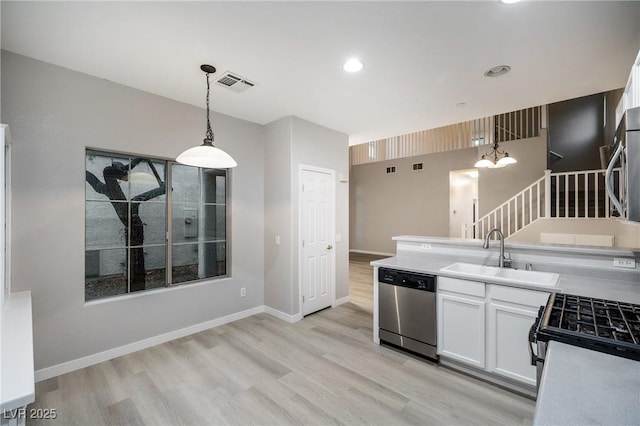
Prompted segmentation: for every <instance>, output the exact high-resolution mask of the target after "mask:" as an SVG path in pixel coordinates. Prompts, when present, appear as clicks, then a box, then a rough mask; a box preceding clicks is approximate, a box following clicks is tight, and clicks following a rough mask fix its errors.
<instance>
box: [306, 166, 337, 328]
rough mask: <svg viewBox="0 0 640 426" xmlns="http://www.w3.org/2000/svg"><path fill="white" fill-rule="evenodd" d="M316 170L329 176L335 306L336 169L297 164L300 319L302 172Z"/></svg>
mask: <svg viewBox="0 0 640 426" xmlns="http://www.w3.org/2000/svg"><path fill="white" fill-rule="evenodd" d="M305 171H308V172H316V173H324V174H328V175H329V176H330V178H331V193H332V194H333V197H332V198H331V201H330V205H329V212H330V214H331V224H330V225H329V232H330V233H331V244H332V245H333V250H331V254H330V256H331V261H332V266H333V274H332V277H331V284H330V291H331V307H332V308H333V307H335V306H336V270H337V268H336V241H335V239H336V171H335V170H333V169H326V168H324V167H317V166H311V165H308V164H299V165H298V189H297V190H298V306H299V308H300V309H299V310H298V315H299V317H300V319H302V318H304V311H303V309H302V305H303V302H302V296H303V287H302V257H303V255H302V210H303V209H302V173H303V172H305Z"/></svg>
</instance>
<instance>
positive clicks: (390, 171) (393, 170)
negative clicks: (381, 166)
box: [387, 166, 396, 174]
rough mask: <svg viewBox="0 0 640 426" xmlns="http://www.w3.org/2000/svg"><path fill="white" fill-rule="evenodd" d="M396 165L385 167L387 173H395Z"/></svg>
mask: <svg viewBox="0 0 640 426" xmlns="http://www.w3.org/2000/svg"><path fill="white" fill-rule="evenodd" d="M395 172H396V166H391V167H387V174H391V173H395Z"/></svg>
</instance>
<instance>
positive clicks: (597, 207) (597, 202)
mask: <svg viewBox="0 0 640 426" xmlns="http://www.w3.org/2000/svg"><path fill="white" fill-rule="evenodd" d="M599 175H600V173H599V172H595V173H594V174H593V186H594V188H595V192H596V195H595V196H596V198H595V204H596V206H595V210H596V217H600V203H599V200H598V178H599V177H600V176H599Z"/></svg>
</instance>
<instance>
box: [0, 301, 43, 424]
mask: <svg viewBox="0 0 640 426" xmlns="http://www.w3.org/2000/svg"><path fill="white" fill-rule="evenodd" d="M0 314H1V315H2V346H1V350H2V354H1V358H2V378H1V380H2V381H1V385H2V386H1V387H0V392H1V394H0V410H2V411H4V410H14V409H16V408H20V407H24V406H26V405H27V404H30V403H32V402H33V401H35V377H34V375H35V373H34V364H33V323H32V322H33V317H32V313H31V292H30V291H21V292H18V293H10V294H9V295H8V297H7V298H6V300H5V304H4V306H3V307H2V311H1V312H0Z"/></svg>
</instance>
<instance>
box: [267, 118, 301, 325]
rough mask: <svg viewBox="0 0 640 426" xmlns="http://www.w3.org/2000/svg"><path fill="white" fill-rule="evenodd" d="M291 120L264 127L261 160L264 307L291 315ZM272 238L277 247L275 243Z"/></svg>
mask: <svg viewBox="0 0 640 426" xmlns="http://www.w3.org/2000/svg"><path fill="white" fill-rule="evenodd" d="M291 120H292V117H285V118H282V119H280V120H278V121H274V122H273V123H270V124H268V125H267V126H266V138H265V158H264V172H265V173H264V222H265V229H264V231H265V235H264V257H265V259H264V267H265V268H264V304H265V305H267V306H270V307H272V308H274V309H277V310H279V311H281V312H285V313H288V314H292V313H293V312H294V311H293V299H292V290H291V287H292V285H293V284H292V275H291V274H292V267H293V266H292V264H293V263H292V262H293V258H292V256H293V247H294V243H293V240H292V225H291V223H292V217H291V215H292V206H291ZM276 235H279V236H280V245H276V244H275V239H276Z"/></svg>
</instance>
